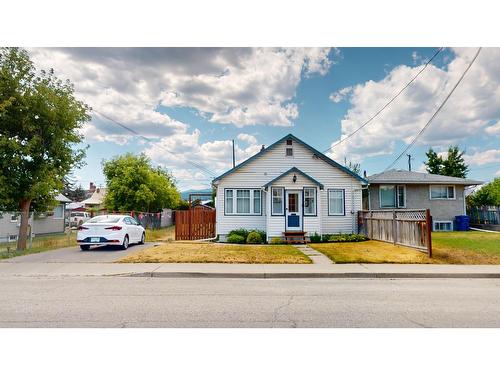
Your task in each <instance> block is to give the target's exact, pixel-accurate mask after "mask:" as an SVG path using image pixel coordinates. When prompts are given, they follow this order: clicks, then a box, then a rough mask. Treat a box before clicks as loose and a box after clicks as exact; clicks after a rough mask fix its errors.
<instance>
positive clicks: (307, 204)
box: [304, 188, 316, 215]
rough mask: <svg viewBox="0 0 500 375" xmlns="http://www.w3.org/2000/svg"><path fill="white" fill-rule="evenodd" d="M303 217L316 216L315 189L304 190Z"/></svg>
mask: <svg viewBox="0 0 500 375" xmlns="http://www.w3.org/2000/svg"><path fill="white" fill-rule="evenodd" d="M304 215H316V188H304Z"/></svg>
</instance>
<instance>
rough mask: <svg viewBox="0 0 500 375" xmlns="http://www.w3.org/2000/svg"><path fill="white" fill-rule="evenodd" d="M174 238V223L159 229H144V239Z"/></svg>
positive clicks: (162, 239) (160, 239)
mask: <svg viewBox="0 0 500 375" xmlns="http://www.w3.org/2000/svg"><path fill="white" fill-rule="evenodd" d="M174 239H175V225H171V226H169V227H165V228H160V229H146V241H147V242H156V241H173V240H174Z"/></svg>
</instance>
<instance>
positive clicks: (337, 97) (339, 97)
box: [330, 86, 352, 103]
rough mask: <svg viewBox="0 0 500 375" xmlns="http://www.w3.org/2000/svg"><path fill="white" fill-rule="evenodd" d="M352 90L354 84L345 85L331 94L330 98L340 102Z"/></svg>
mask: <svg viewBox="0 0 500 375" xmlns="http://www.w3.org/2000/svg"><path fill="white" fill-rule="evenodd" d="M351 92H352V86H349V87H344V88H342V89H340V90H338V91H335V92H333V93H331V94H330V100H331V101H332V102H334V103H340V102H341V101H342V100H344V99H345V98H346V97H347V96H348V95H349V94H350V93H351Z"/></svg>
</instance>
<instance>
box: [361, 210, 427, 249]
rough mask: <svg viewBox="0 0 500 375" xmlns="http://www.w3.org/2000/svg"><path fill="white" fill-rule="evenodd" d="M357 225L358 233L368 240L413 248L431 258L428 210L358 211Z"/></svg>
mask: <svg viewBox="0 0 500 375" xmlns="http://www.w3.org/2000/svg"><path fill="white" fill-rule="evenodd" d="M358 223H359V225H358V231H359V233H361V234H364V235H365V236H367V237H368V238H370V239H373V240H379V241H385V242H392V243H393V244H394V245H396V244H397V245H404V246H410V247H414V248H417V249H419V250H422V251H425V252H427V253H428V254H429V256H430V257H431V256H432V240H431V216H430V211H429V209H427V210H369V211H359V212H358Z"/></svg>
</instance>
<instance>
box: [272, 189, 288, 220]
mask: <svg viewBox="0 0 500 375" xmlns="http://www.w3.org/2000/svg"><path fill="white" fill-rule="evenodd" d="M274 190H281V213H279V214H275V213H274V195H273V191H274ZM284 214H285V188H282V187H271V216H283V215H284Z"/></svg>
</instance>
